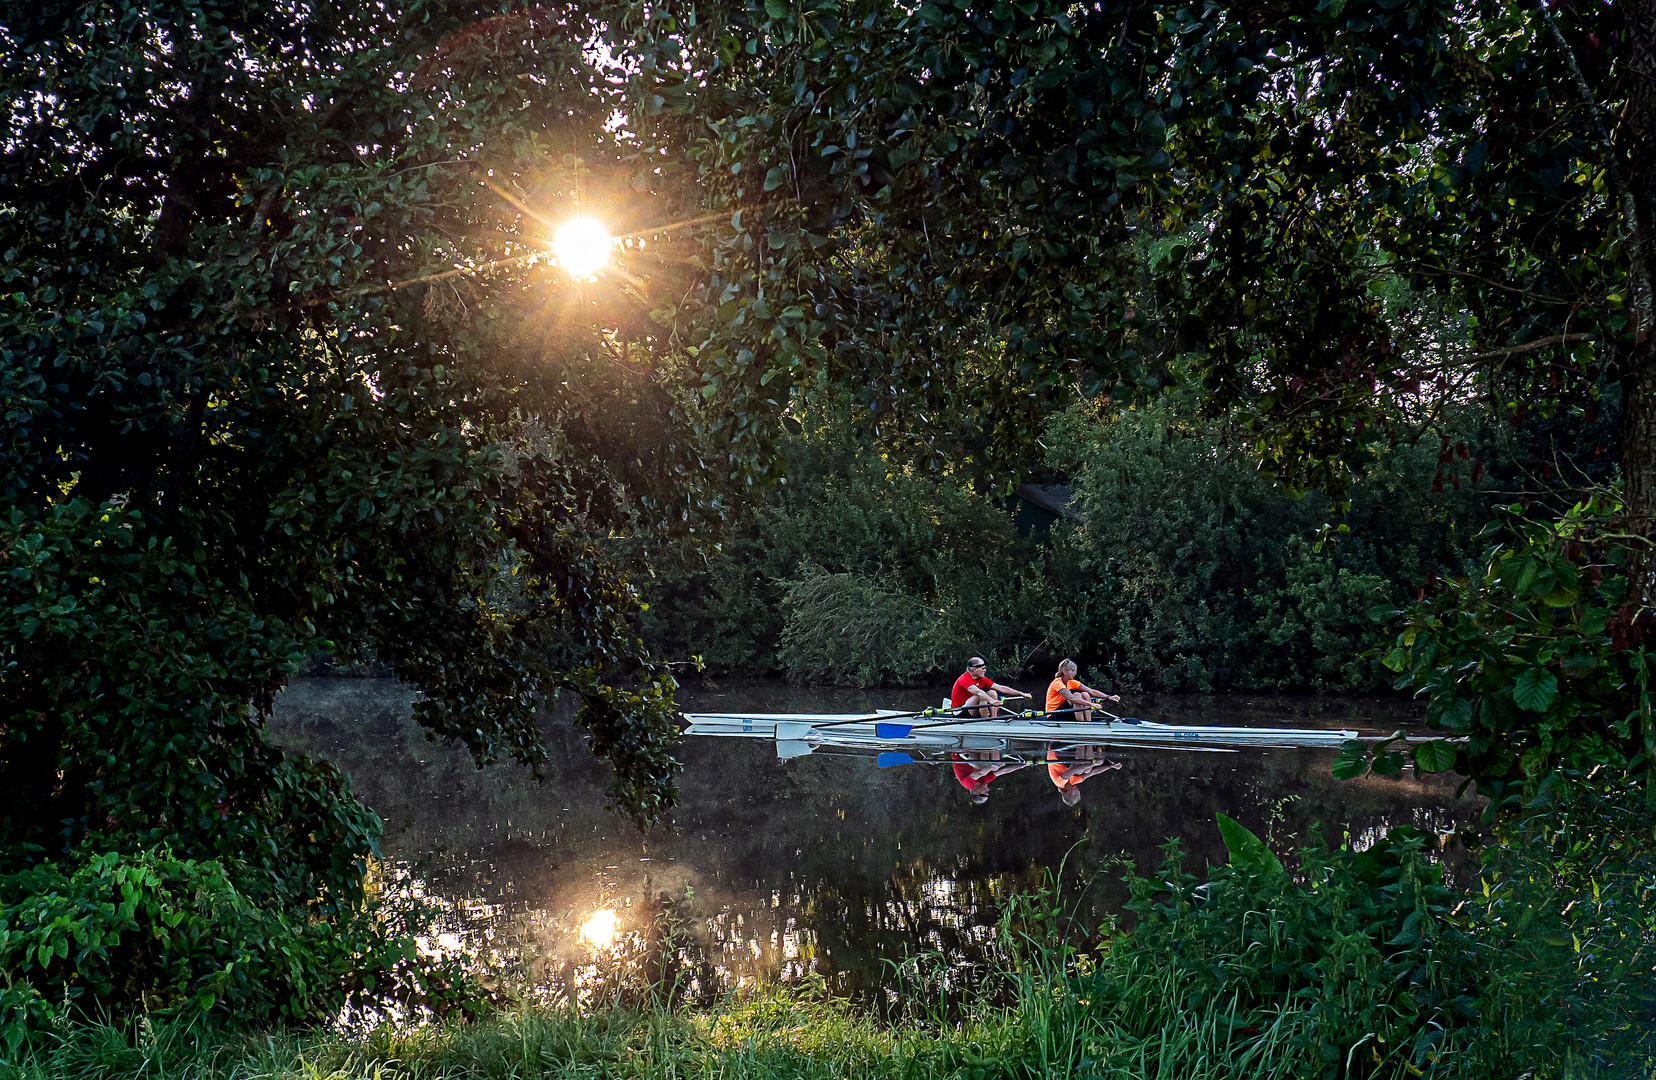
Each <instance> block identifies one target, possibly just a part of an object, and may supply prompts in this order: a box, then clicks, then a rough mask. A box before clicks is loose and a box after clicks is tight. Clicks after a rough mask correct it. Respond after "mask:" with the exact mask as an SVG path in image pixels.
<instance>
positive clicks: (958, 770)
mask: <svg viewBox="0 0 1656 1080" xmlns="http://www.w3.org/2000/svg"><path fill="white" fill-rule="evenodd" d="M987 764H989V763H988V762H985V761H961V760H960V759H959V758H958V757H957V758H956V759H955V767H954V774H955V779H956V780H959V781H960V786H961V787H963V788H965V789H966V790H967V791H976V790H977V789H978V788H980V787H982V786H984V785H985V784H987V783H988V782H989V781H991V780H993V779H994V778H995V774H994V773H985V774H984V775H982V776H980V777H978V778H977V779H976V780H973V779H972V770H973V769H978V768H982V767H983V766H984V765H987Z"/></svg>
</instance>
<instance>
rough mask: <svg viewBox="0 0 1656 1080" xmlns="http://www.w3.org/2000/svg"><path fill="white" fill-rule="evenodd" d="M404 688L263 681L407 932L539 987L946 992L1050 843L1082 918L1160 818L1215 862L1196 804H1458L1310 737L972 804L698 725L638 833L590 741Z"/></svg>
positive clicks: (1216, 845) (1163, 761)
mask: <svg viewBox="0 0 1656 1080" xmlns="http://www.w3.org/2000/svg"><path fill="white" fill-rule="evenodd" d="M934 696H935V695H934V694H933V693H931V692H925V691H853V690H831V689H813V688H802V687H797V686H791V685H787V684H784V683H780V682H745V683H743V682H734V681H732V682H721V683H719V684H717V685H715V684H713V683H711V682H709V683H706V684H704V685H700V686H696V687H693V688H688V689H686V690H685V691H684V692H683V693H682V694H681V696H680V699H681V702H682V704H683V706H684V707H685V708H686V709H687V710H690V709H702V710H707V711H732V710H752V711H775V712H846V711H856V710H862V709H867V708H871V707H874V706H889V707H894V708H914V707H918V706H923V705H926V704H930V703H931V702H932V699H933V697H934ZM412 701H413V694H412V693H411V692H410V691H409V690H408V689H407V688H405V687H403V686H401V685H400V684H398V683H397V682H395V681H394V680H389V679H352V678H315V679H303V680H299V681H297V682H295V683H294V684H293V685H292V686H290V687H289V688H288V689H287V690H285V691H284V692H283V693H282V694H281V695H280V697H279V698H278V700H277V703H276V711H275V716H274V718H273V720H272V723H271V730H272V736H273V738H274V739H275V740H276V741H277V742H278V743H281V744H282V745H285V746H287V747H290V748H292V749H296V750H302V751H305V752H308V753H313V754H317V755H319V756H322V757H326V758H328V759H330V760H332V761H334V762H336V763H338V764H339V765H340V766H341V767H342V768H344V769H345V771H346V772H347V773H348V774H349V776H350V778H351V784H352V789H353V790H354V791H355V793H356V794H357V795H358V796H359V797H360V798H362V799H363V800H365V801H366V802H367V803H368V805H369V806H371V807H373V808H374V810H375V811H377V812H378V813H379V815H380V817H381V818H382V819H383V820H384V822H385V835H384V838H383V841H382V849H383V856H384V859H383V863H382V869H381V887H383V888H386V889H391V890H400V891H402V892H404V893H407V894H409V895H412V896H416V897H419V898H420V899H422V900H423V901H424V902H425V903H426V904H427V905H429V906H430V907H431V908H433V909H434V911H435V913H436V923H435V927H434V930H433V932H432V933H430V934H429V935H427V938H426V947H427V948H430V949H433V950H441V951H446V952H449V953H451V954H454V955H457V956H461V957H464V958H465V959H466V962H467V963H469V964H471V965H472V966H473V967H474V968H475V969H476V970H477V971H478V972H479V973H480V974H482V975H483V976H484V977H486V978H487V979H488V980H489V981H490V982H491V983H492V984H499V985H500V986H502V987H503V988H505V989H508V990H510V991H511V992H513V993H518V994H523V995H526V996H529V997H532V998H538V999H543V1000H568V999H571V998H574V999H578V1000H582V1001H588V1002H590V1001H594V1000H597V999H600V998H604V997H610V998H614V997H615V996H618V995H620V996H625V995H626V994H628V993H631V992H634V991H636V990H637V989H638V982H637V974H638V972H640V971H641V970H646V969H647V970H648V972H649V975H650V977H651V978H652V979H654V980H656V981H657V982H658V983H659V982H661V981H662V980H663V977H664V976H665V977H666V981H667V982H669V983H671V984H672V985H674V986H676V987H677V989H678V990H679V992H681V993H682V994H684V995H686V996H688V997H690V998H692V999H697V1000H704V1001H710V1000H712V999H714V998H716V997H717V996H718V995H719V994H721V993H723V992H724V991H725V990H727V989H729V988H731V987H732V986H736V985H741V984H744V983H752V982H754V981H756V980H780V981H783V982H788V983H794V984H813V985H820V986H821V987H822V988H823V989H824V990H825V991H826V992H828V993H832V994H834V995H838V996H842V997H845V998H849V999H852V1000H854V1001H857V1002H860V1003H863V1004H866V1005H870V1006H884V1005H889V1004H891V1003H892V1002H895V1001H897V1000H899V999H900V997H902V993H901V990H902V986H901V984H902V982H903V980H904V979H914V978H919V977H921V976H922V975H923V976H924V978H925V979H926V980H927V981H926V983H925V985H926V986H927V987H929V989H928V991H927V992H928V993H932V992H942V993H945V994H947V993H949V992H951V991H958V990H959V989H961V988H963V987H965V986H966V985H967V984H969V983H970V982H971V981H972V980H973V979H975V978H976V977H977V976H978V975H979V974H980V973H981V972H982V971H984V970H985V969H986V968H987V967H988V966H990V965H992V964H994V963H996V962H997V961H996V956H997V953H996V950H995V948H994V943H995V935H996V924H997V921H998V920H999V919H1000V917H1001V915H1002V913H1003V912H1004V910H1005V908H1006V904H1007V901H1008V898H1009V897H1010V896H1012V895H1014V894H1016V893H1019V892H1020V891H1027V890H1030V889H1032V888H1035V887H1038V886H1040V885H1042V884H1043V883H1045V882H1048V881H1050V880H1052V875H1054V874H1055V873H1056V872H1057V871H1058V869H1059V868H1060V866H1062V867H1064V868H1065V876H1064V879H1063V883H1064V887H1065V889H1066V890H1068V895H1069V896H1070V897H1071V899H1072V900H1074V901H1075V902H1076V903H1077V905H1078V909H1079V910H1080V912H1081V913H1082V916H1083V918H1084V919H1092V920H1096V919H1098V918H1101V917H1105V916H1107V915H1108V913H1110V912H1113V911H1115V910H1116V909H1117V908H1118V907H1119V905H1120V903H1121V901H1122V900H1123V899H1124V897H1125V887H1124V886H1123V885H1122V884H1121V882H1120V870H1119V869H1118V868H1117V864H1118V861H1119V860H1121V859H1126V860H1131V861H1133V862H1135V863H1136V864H1137V866H1138V867H1139V868H1140V870H1142V871H1146V872H1148V871H1151V870H1153V869H1154V868H1155V867H1157V866H1158V865H1159V864H1160V862H1161V858H1162V854H1161V850H1160V849H1161V846H1162V844H1163V843H1164V842H1165V841H1166V840H1167V838H1169V837H1175V838H1177V839H1178V840H1179V841H1180V843H1181V844H1182V846H1183V850H1184V852H1185V855H1186V858H1185V865H1186V868H1187V869H1189V870H1191V871H1193V872H1200V870H1201V868H1202V866H1203V864H1204V863H1220V862H1223V861H1224V860H1225V849H1224V845H1223V843H1222V841H1221V840H1220V837H1219V833H1218V830H1217V828H1216V827H1215V824H1214V821H1215V818H1214V815H1215V814H1216V813H1218V812H1223V813H1226V814H1229V815H1230V816H1232V817H1235V818H1237V819H1238V820H1240V821H1241V822H1242V823H1243V824H1245V825H1247V826H1248V827H1249V828H1252V829H1253V830H1254V831H1255V832H1257V833H1258V834H1259V835H1260V836H1262V837H1264V838H1265V839H1266V840H1267V842H1268V843H1269V844H1270V845H1271V847H1272V848H1274V849H1275V850H1277V851H1278V852H1279V853H1283V854H1291V853H1292V852H1293V851H1294V850H1295V849H1297V848H1298V847H1299V846H1301V845H1303V844H1304V843H1305V842H1306V841H1307V839H1308V837H1309V836H1310V834H1311V830H1312V828H1313V824H1314V823H1318V824H1319V825H1320V830H1321V833H1322V836H1323V837H1324V838H1325V839H1326V840H1327V841H1328V842H1329V843H1330V844H1336V845H1337V844H1340V843H1350V844H1353V845H1355V846H1358V847H1361V846H1364V845H1366V844H1368V843H1370V842H1372V841H1373V839H1374V838H1375V837H1376V836H1378V835H1380V834H1382V833H1383V832H1384V831H1385V830H1387V829H1389V828H1390V827H1392V826H1394V825H1399V824H1413V825H1417V826H1420V827H1422V828H1426V829H1428V830H1431V831H1434V832H1438V833H1444V832H1448V831H1450V830H1452V829H1454V828H1456V827H1458V826H1459V825H1461V824H1463V823H1465V822H1467V821H1469V820H1471V819H1472V818H1474V817H1475V816H1476V813H1477V810H1478V805H1477V803H1476V802H1475V801H1474V800H1472V799H1471V798H1465V799H1459V800H1457V799H1456V797H1455V789H1456V786H1457V782H1458V780H1459V778H1458V777H1453V776H1427V777H1421V776H1416V775H1414V774H1413V773H1405V774H1404V775H1403V776H1401V777H1395V778H1385V779H1383V778H1377V777H1370V778H1366V779H1363V780H1359V781H1346V782H1341V781H1336V780H1334V779H1332V778H1331V777H1330V775H1329V763H1330V761H1331V758H1332V752H1331V751H1315V750H1282V749H1273V750H1247V751H1242V752H1240V753H1235V754H1212V753H1196V752H1189V751H1173V750H1133V751H1127V752H1123V753H1120V754H1112V755H1111V757H1112V758H1114V759H1116V760H1119V761H1121V762H1122V764H1123V767H1122V769H1120V770H1119V771H1114V772H1109V773H1106V774H1103V775H1101V776H1097V777H1094V778H1092V779H1091V780H1089V781H1088V782H1087V783H1086V784H1085V785H1083V789H1082V790H1083V798H1082V800H1081V803H1080V805H1078V806H1075V807H1067V806H1064V805H1063V803H1062V802H1061V800H1060V799H1059V797H1058V793H1057V791H1056V789H1055V788H1054V787H1053V785H1052V783H1051V782H1050V781H1049V779H1048V777H1047V775H1046V770H1045V769H1042V768H1031V769H1026V770H1023V771H1022V772H1018V773H1014V774H1012V775H1009V776H1004V777H1001V778H999V779H998V780H997V781H996V782H995V783H994V784H993V785H992V786H991V791H992V796H991V797H990V798H989V800H988V801H987V802H986V803H985V804H983V805H981V806H974V805H972V804H971V803H970V801H969V800H968V799H967V798H966V794H965V792H964V790H963V789H962V788H961V786H960V785H959V784H958V783H957V782H956V780H955V778H954V776H953V775H952V773H951V772H950V771H949V770H948V769H946V768H942V767H936V766H925V765H910V766H904V767H898V768H885V769H880V768H876V767H875V766H874V765H873V764H872V763H871V762H869V761H867V760H866V759H848V758H835V757H823V756H819V755H812V756H809V757H804V758H799V759H796V760H792V761H785V762H784V761H779V760H778V759H777V757H776V752H775V748H774V744H772V743H769V742H765V741H760V740H738V739H730V740H723V739H700V738H698V739H691V740H688V741H687V742H686V743H685V745H684V747H683V751H682V758H683V760H684V762H685V769H684V774H683V776H682V778H681V781H680V791H681V801H680V805H679V806H678V808H677V809H676V810H675V811H674V812H673V814H672V815H671V818H670V820H668V821H667V822H664V823H663V825H662V826H661V827H658V828H655V829H653V830H651V831H649V832H648V833H643V832H640V831H639V830H638V829H637V828H635V827H634V826H633V825H632V824H631V823H629V822H628V821H627V820H626V819H624V818H622V817H619V816H617V815H615V814H613V813H611V812H610V811H608V810H607V809H606V808H605V806H604V797H603V793H604V789H605V787H606V786H607V773H608V767H607V766H606V765H604V764H603V763H602V762H599V761H597V760H596V759H594V758H593V757H592V756H591V755H590V754H589V753H588V752H587V750H586V746H585V743H584V740H583V738H582V736H581V734H580V733H579V732H578V731H577V730H575V729H574V728H573V727H571V726H570V725H569V724H568V723H567V722H560V721H558V720H557V719H555V718H549V720H548V721H547V724H546V727H545V732H546V737H547V741H548V745H549V747H550V749H551V760H550V762H549V765H548V768H547V777H548V779H547V781H546V782H545V783H537V782H536V781H534V780H533V779H532V778H531V777H530V776H529V774H528V771H527V770H526V769H523V768H521V767H516V766H509V765H508V766H493V767H490V768H487V769H482V770H479V769H477V768H476V767H475V766H474V765H473V763H472V761H471V758H470V757H469V756H468V755H467V754H466V753H465V752H464V751H463V750H461V749H459V748H457V747H452V746H448V745H444V744H439V743H436V742H432V741H430V740H427V739H426V738H425V735H424V733H423V732H422V731H421V729H420V728H419V727H418V726H417V725H416V724H414V723H413V721H412V720H411V719H410V708H411V704H412ZM1123 708H1124V709H1128V710H1130V711H1131V712H1132V713H1133V714H1134V715H1137V716H1139V717H1142V718H1143V719H1146V720H1155V721H1161V722H1184V723H1208V724H1214V723H1217V724H1253V725H1260V726H1276V727H1289V726H1292V727H1320V728H1338V727H1355V728H1359V729H1362V730H1364V731H1366V732H1389V731H1391V730H1392V729H1394V728H1398V727H1410V726H1412V725H1414V724H1415V723H1416V722H1417V721H1418V716H1419V713H1418V708H1417V707H1415V706H1413V705H1411V704H1410V703H1408V702H1400V701H1397V700H1394V699H1380V698H1352V697H1338V698H1335V697H1309V696H1307V697H1266V696H1259V695H1210V696H1173V695H1162V696H1157V695H1138V696H1133V697H1129V698H1128V699H1127V701H1126V702H1125V703H1124V705H1123ZM1084 879H1085V880H1087V881H1089V882H1090V884H1089V885H1088V886H1087V887H1086V891H1085V892H1082V891H1081V889H1082V885H1081V882H1082V881H1083V880H1084ZM663 965H665V966H663Z"/></svg>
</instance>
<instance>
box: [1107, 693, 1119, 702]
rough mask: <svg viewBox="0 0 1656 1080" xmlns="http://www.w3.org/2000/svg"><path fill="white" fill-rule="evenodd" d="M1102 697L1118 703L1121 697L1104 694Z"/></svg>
mask: <svg viewBox="0 0 1656 1080" xmlns="http://www.w3.org/2000/svg"><path fill="white" fill-rule="evenodd" d="M1104 696H1105V697H1107V698H1109V699H1110V700H1111V701H1120V700H1121V695H1120V694H1105V695H1104Z"/></svg>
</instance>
